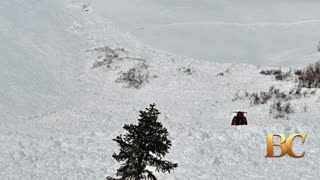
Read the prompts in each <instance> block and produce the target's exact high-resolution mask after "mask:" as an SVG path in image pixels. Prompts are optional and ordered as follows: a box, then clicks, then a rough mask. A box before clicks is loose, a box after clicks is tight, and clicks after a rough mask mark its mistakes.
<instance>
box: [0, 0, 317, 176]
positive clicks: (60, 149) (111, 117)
mask: <svg viewBox="0 0 320 180" xmlns="http://www.w3.org/2000/svg"><path fill="white" fill-rule="evenodd" d="M84 5H85V3H79V2H74V1H54V2H51V1H50V2H49V1H43V2H40V1H39V2H38V1H34V2H32V3H31V2H28V3H21V2H20V1H10V2H2V3H0V7H1V8H2V10H3V11H1V14H4V15H5V17H6V18H2V19H1V20H2V21H3V23H5V24H6V25H7V26H5V27H10V28H11V30H9V29H8V30H6V29H2V30H3V31H5V32H4V33H3V34H1V37H3V38H7V40H6V41H5V42H2V43H1V46H3V47H4V48H8V50H6V51H4V50H3V51H2V52H3V53H2V55H1V59H2V60H1V61H0V62H1V64H0V68H1V70H2V71H1V78H3V79H1V82H2V88H1V89H2V90H1V97H2V98H3V99H4V100H3V101H2V102H1V104H0V105H1V106H0V107H1V109H0V110H1V112H2V114H4V117H3V119H2V120H1V123H0V135H1V136H0V145H1V146H0V148H1V152H2V153H1V154H0V169H1V171H0V177H1V179H104V177H105V176H106V175H113V174H114V173H115V170H116V168H117V167H118V163H117V162H115V161H114V160H113V159H112V158H111V155H112V153H113V152H115V151H117V150H118V148H117V146H116V144H115V143H114V142H113V141H112V138H114V137H115V136H116V135H118V134H119V133H122V132H123V130H122V126H123V125H124V124H126V123H134V122H135V121H136V119H137V118H138V112H139V110H141V109H144V108H145V107H147V106H148V104H150V103H153V102H154V103H156V105H157V107H158V108H159V110H160V112H161V113H162V114H161V116H160V119H161V122H162V123H163V124H164V126H166V127H167V128H168V130H169V132H170V139H171V140H172V143H173V146H172V149H171V152H170V153H169V155H168V159H171V160H173V161H175V162H178V163H179V167H178V169H177V170H175V171H174V172H172V173H171V174H169V175H168V174H159V175H158V174H157V176H159V177H160V178H159V179H172V180H173V179H177V180H186V179H190V180H194V179H206V180H211V179H265V178H269V179H282V178H288V179H317V178H319V173H318V172H319V171H318V170H317V168H318V166H319V165H320V161H319V153H320V152H319V150H320V143H319V142H320V134H319V132H318V128H319V127H318V123H317V122H318V121H319V119H318V118H319V114H318V112H319V108H320V104H319V94H318V92H316V93H315V94H313V95H308V96H306V97H300V98H296V99H292V100H290V102H291V103H292V105H293V107H294V113H292V114H289V115H288V118H279V119H275V118H273V117H272V116H270V114H269V108H270V105H272V103H273V99H271V100H270V101H268V102H267V103H265V104H260V105H253V104H251V103H250V98H238V99H237V100H236V101H235V100H234V98H235V97H236V96H237V94H238V95H239V96H241V95H242V94H243V93H244V92H248V93H255V92H261V91H268V89H269V88H270V86H274V87H276V88H279V89H281V91H290V89H292V88H294V87H295V86H296V83H295V82H294V81H293V80H284V81H277V80H275V79H274V77H272V76H265V75H262V74H260V71H261V70H265V69H269V68H264V67H257V66H254V65H245V64H226V63H225V64H222V63H214V62H209V61H204V60H198V59H191V58H188V57H181V56H176V55H173V54H170V53H167V52H164V51H161V50H157V49H153V48H151V47H149V46H147V45H144V44H143V43H141V42H140V41H138V40H137V39H136V38H135V37H133V36H132V35H131V34H129V33H121V32H120V31H119V30H118V29H117V28H116V27H115V26H114V25H113V24H112V23H111V22H110V21H108V20H107V19H104V18H102V17H100V16H98V15H97V14H95V12H94V9H90V7H87V6H84ZM9 6H10V7H16V8H17V9H15V11H12V10H9ZM28 21H29V23H26V22H28ZM293 68H294V67H293ZM284 69H287V68H284ZM238 109H242V110H246V111H247V112H248V114H247V117H248V120H249V126H246V127H231V126H230V121H231V118H232V116H233V114H232V111H234V110H238ZM268 133H283V134H285V135H291V134H294V133H307V134H308V136H307V142H306V143H305V144H304V146H300V144H299V141H298V140H297V143H295V144H294V148H295V151H296V152H297V153H298V152H302V151H306V156H305V157H304V158H303V159H291V158H289V157H284V158H282V159H266V158H265V157H264V156H265V153H266V152H265V151H266V134H268Z"/></svg>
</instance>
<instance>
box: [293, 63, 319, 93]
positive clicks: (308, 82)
mask: <svg viewBox="0 0 320 180" xmlns="http://www.w3.org/2000/svg"><path fill="white" fill-rule="evenodd" d="M298 86H299V87H305V88H320V61H318V62H316V63H314V64H311V65H309V66H308V67H306V68H305V69H304V70H303V71H302V73H301V75H299V76H298Z"/></svg>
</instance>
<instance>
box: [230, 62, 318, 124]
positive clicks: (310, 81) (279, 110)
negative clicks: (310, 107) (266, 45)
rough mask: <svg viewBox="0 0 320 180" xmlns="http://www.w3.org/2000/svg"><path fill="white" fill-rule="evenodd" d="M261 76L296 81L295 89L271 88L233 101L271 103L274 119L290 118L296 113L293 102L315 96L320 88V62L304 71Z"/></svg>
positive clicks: (298, 70) (272, 70) (263, 71)
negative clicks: (289, 116) (290, 115)
mask: <svg viewBox="0 0 320 180" xmlns="http://www.w3.org/2000/svg"><path fill="white" fill-rule="evenodd" d="M260 74H263V75H268V76H274V77H275V79H276V80H279V81H290V80H292V81H294V82H295V87H293V88H292V89H291V90H290V91H281V90H280V89H279V88H275V87H274V86H271V87H270V88H269V90H268V91H261V92H254V93H248V92H245V93H244V94H243V95H239V93H237V94H236V95H235V97H234V98H233V100H232V101H236V100H240V99H249V100H250V104H251V105H260V104H267V103H269V101H272V102H271V105H270V107H269V114H270V116H272V117H273V118H276V119H277V118H288V115H289V114H291V113H293V112H294V107H293V105H292V104H291V102H290V101H291V100H293V99H299V98H302V97H309V96H310V95H315V94H316V92H317V89H318V88H320V62H316V63H314V64H310V65H309V66H307V67H305V68H303V69H297V70H295V71H293V70H289V71H287V72H284V71H282V70H281V69H269V70H262V71H260Z"/></svg>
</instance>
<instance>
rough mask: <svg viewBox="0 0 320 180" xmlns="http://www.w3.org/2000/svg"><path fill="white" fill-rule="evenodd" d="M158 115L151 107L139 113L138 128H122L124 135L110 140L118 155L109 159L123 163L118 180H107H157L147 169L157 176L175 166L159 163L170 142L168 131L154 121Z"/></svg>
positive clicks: (129, 126) (125, 126)
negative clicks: (116, 145) (157, 173)
mask: <svg viewBox="0 0 320 180" xmlns="http://www.w3.org/2000/svg"><path fill="white" fill-rule="evenodd" d="M159 114H160V112H159V111H158V110H157V109H156V108H155V104H151V105H150V107H149V108H146V110H145V111H140V115H139V116H140V118H139V119H138V121H139V122H138V124H137V125H133V124H126V125H124V127H123V128H124V129H125V130H126V131H127V132H126V133H125V134H124V135H120V136H117V137H116V138H115V139H113V140H114V141H115V142H117V143H118V145H119V147H120V152H119V153H118V154H116V153H114V154H113V155H112V157H113V158H114V159H115V160H117V161H118V162H123V163H122V164H121V167H120V168H119V169H118V170H117V173H116V175H117V176H118V178H112V177H107V180H157V178H156V177H155V176H154V175H153V173H152V172H151V171H150V170H148V169H147V167H151V166H152V167H154V168H155V170H156V171H158V172H160V171H161V172H163V173H165V172H169V173H170V171H171V170H173V169H175V168H177V167H178V164H176V163H172V162H170V161H167V160H163V157H164V156H165V155H166V154H167V153H168V152H169V149H170V147H171V141H170V140H168V138H167V137H168V135H169V133H168V131H167V129H166V128H165V127H163V126H162V124H161V123H160V122H158V121H157V119H158V115H159Z"/></svg>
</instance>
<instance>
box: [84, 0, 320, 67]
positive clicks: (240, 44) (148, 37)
mask: <svg viewBox="0 0 320 180" xmlns="http://www.w3.org/2000/svg"><path fill="white" fill-rule="evenodd" d="M88 4H90V5H92V7H93V8H94V9H95V10H96V12H97V13H98V14H100V15H102V16H104V17H106V18H109V19H111V20H112V21H113V22H114V23H115V24H116V25H118V26H119V27H120V28H121V30H122V31H125V32H127V31H128V32H130V33H132V34H134V35H135V36H137V37H138V38H139V39H141V40H143V41H144V42H146V43H148V44H151V45H152V46H153V47H157V48H160V49H164V50H168V51H170V52H174V53H176V54H180V55H184V56H185V55H187V56H190V57H195V58H201V59H206V60H209V61H214V62H226V61H227V62H232V63H246V64H255V65H268V66H280V65H282V66H283V65H287V64H293V63H294V64H303V63H305V62H306V61H307V62H312V61H313V60H312V55H313V54H314V53H315V52H316V46H317V44H318V41H319V33H318V32H317V31H315V29H318V28H319V27H320V12H319V11H318V9H319V8H320V2H319V1H315V0H304V1H299V0H294V1H292V0H280V1H279V0H268V1H255V0H242V1H238V0H198V1H195V0H173V1H172V0H161V1H160V0H110V1H92V3H88ZM310 56H311V57H310ZM302 59H303V60H302Z"/></svg>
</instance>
